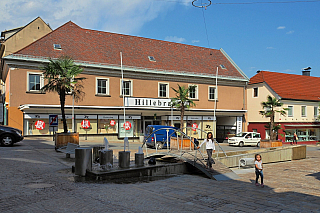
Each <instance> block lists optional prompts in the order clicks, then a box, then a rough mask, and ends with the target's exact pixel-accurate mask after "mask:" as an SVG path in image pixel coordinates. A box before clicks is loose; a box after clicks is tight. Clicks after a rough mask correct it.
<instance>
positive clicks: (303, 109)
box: [301, 106, 307, 117]
mask: <svg viewBox="0 0 320 213" xmlns="http://www.w3.org/2000/svg"><path fill="white" fill-rule="evenodd" d="M301 116H302V117H306V116H307V107H306V106H301Z"/></svg>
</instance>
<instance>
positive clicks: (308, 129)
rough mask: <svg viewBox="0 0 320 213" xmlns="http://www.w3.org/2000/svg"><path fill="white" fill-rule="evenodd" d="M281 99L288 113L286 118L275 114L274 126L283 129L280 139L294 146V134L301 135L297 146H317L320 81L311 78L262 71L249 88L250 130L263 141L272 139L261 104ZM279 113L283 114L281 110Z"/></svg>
mask: <svg viewBox="0 0 320 213" xmlns="http://www.w3.org/2000/svg"><path fill="white" fill-rule="evenodd" d="M268 95H270V96H271V97H276V98H277V99H281V103H283V106H282V107H281V108H286V109H288V110H287V111H286V115H285V116H280V115H279V113H276V116H275V123H277V124H279V125H281V128H282V129H280V130H279V134H278V139H280V140H282V142H284V143H292V140H293V133H294V132H296V133H297V135H298V143H304V144H314V143H316V141H318V140H319V138H320V122H319V101H320V78H318V77H312V76H308V75H292V74H284V73H277V72H267V71H259V72H258V73H257V74H256V75H255V76H253V77H252V78H251V79H250V83H249V85H248V121H249V122H248V130H249V131H256V132H259V133H261V138H263V139H268V138H269V135H270V134H269V130H268V128H266V127H265V125H266V124H268V122H269V118H265V117H262V115H260V114H259V111H261V110H263V109H262V106H261V103H262V102H264V101H267V96H268ZM277 110H280V108H278V109H277Z"/></svg>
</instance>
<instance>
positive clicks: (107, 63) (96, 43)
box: [2, 21, 249, 140]
mask: <svg viewBox="0 0 320 213" xmlns="http://www.w3.org/2000/svg"><path fill="white" fill-rule="evenodd" d="M120 52H122V56H123V57H122V62H123V64H122V66H121V58H120ZM64 55H67V56H71V57H72V58H73V59H74V60H75V62H76V64H79V65H80V66H81V67H83V69H84V71H83V73H82V74H81V75H82V76H83V77H86V78H87V79H86V80H85V81H84V83H83V86H84V90H85V93H86V95H85V97H84V99H83V101H81V102H78V103H75V105H74V108H73V105H72V97H71V96H70V97H67V100H66V114H67V123H68V129H69V130H70V131H72V129H73V128H72V116H71V115H72V109H74V113H75V122H74V129H75V130H76V131H77V132H79V133H80V134H106V135H109V136H114V137H118V138H123V136H124V131H125V130H124V128H123V124H124V117H123V114H124V112H123V111H124V110H123V109H124V108H123V96H122V92H121V91H122V87H124V96H125V111H126V121H127V122H128V125H127V129H128V130H127V131H126V135H127V136H129V137H138V136H139V135H140V134H141V133H143V132H144V130H145V128H146V126H147V125H150V124H162V125H174V126H179V123H180V117H179V115H180V112H179V111H178V110H176V109H172V108H171V107H170V98H171V97H175V94H174V91H173V90H172V89H171V88H172V87H174V88H177V85H178V84H179V85H184V86H186V87H188V86H190V85H195V86H196V87H195V90H194V91H192V93H191V94H190V98H192V99H193V100H194V102H195V103H196V107H192V108H191V109H190V110H187V111H186V113H185V118H184V120H185V124H184V126H187V127H191V126H193V127H198V128H199V129H200V130H197V129H194V131H193V130H192V129H191V128H190V129H189V130H188V134H189V135H190V134H191V135H192V136H194V137H197V138H204V137H206V135H205V134H204V133H202V131H213V130H214V129H215V128H216V129H217V138H218V139H219V140H223V139H224V138H225V137H226V135H227V134H235V133H236V132H241V131H243V130H245V128H246V126H247V125H246V124H245V123H244V122H245V120H246V119H245V115H246V85H247V83H248V82H249V78H248V77H247V76H246V75H245V74H244V73H243V72H242V71H241V70H240V68H239V67H238V66H237V65H236V64H235V63H234V62H233V61H232V59H231V58H230V57H229V56H228V55H227V54H226V53H225V52H224V51H223V50H222V49H220V50H216V49H208V48H203V47H197V46H191V45H185V44H180V43H173V42H167V41H160V40H154V39H148V38H142V37H136V36H129V35H121V34H116V33H109V32H101V31H95V30H89V29H83V28H81V27H79V26H77V25H76V24H74V23H73V22H71V21H70V22H68V23H66V24H64V25H62V26H61V27H59V28H57V29H56V30H54V31H52V32H51V33H49V34H47V35H46V36H44V37H43V38H41V39H39V40H37V41H36V42H34V43H32V44H30V45H29V46H27V47H25V48H23V49H22V50H19V51H18V52H16V53H14V54H12V55H8V56H6V57H4V69H3V71H2V76H3V80H4V81H5V82H6V85H10V87H8V93H7V96H10V98H9V99H8V100H9V102H8V106H7V109H8V121H9V125H10V126H14V127H17V128H20V129H23V131H24V135H49V134H51V132H50V128H49V115H50V114H57V115H59V116H60V105H59V98H58V95H57V94H55V93H42V92H41V91H40V88H41V87H42V86H43V85H44V83H45V82H44V80H43V78H42V72H41V71H40V70H39V66H40V65H43V64H44V63H47V62H48V58H53V59H54V58H58V57H60V56H64ZM121 68H123V69H121ZM217 68H218V69H219V71H218V78H217V79H218V81H217V85H218V87H216V71H217ZM121 70H123V75H124V82H123V84H121V82H122V81H121V76H122V72H121ZM18 78H19V81H16V80H15V79H18ZM9 92H10V93H9ZM215 103H216V117H217V119H216V122H215V121H214V109H215ZM59 118H60V117H59ZM85 119H86V120H89V122H90V128H89V129H83V127H82V125H81V123H82V121H83V120H85ZM38 120H41V121H44V123H45V127H44V129H40V130H39V129H37V128H36V127H38V126H35V123H36V122H37V121H38ZM86 123H87V122H86ZM58 130H59V131H62V123H61V122H60V120H59V126H58ZM201 130H202V131H201Z"/></svg>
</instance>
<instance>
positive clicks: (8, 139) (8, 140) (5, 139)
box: [1, 134, 14, 146]
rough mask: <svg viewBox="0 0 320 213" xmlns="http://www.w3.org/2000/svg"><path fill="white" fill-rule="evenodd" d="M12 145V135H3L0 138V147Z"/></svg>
mask: <svg viewBox="0 0 320 213" xmlns="http://www.w3.org/2000/svg"><path fill="white" fill-rule="evenodd" d="M13 143H14V138H13V137H12V135H8V134H7V135H4V136H2V137H1V145H2V146H12V145H13Z"/></svg>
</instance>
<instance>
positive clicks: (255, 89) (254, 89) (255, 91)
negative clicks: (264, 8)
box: [253, 87, 258, 97]
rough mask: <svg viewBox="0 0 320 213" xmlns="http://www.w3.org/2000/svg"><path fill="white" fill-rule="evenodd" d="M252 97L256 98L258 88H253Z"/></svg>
mask: <svg viewBox="0 0 320 213" xmlns="http://www.w3.org/2000/svg"><path fill="white" fill-rule="evenodd" d="M253 97H258V87H256V88H253Z"/></svg>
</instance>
